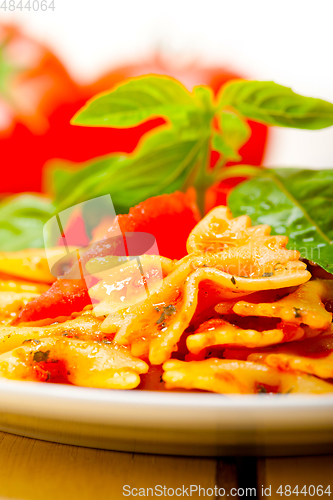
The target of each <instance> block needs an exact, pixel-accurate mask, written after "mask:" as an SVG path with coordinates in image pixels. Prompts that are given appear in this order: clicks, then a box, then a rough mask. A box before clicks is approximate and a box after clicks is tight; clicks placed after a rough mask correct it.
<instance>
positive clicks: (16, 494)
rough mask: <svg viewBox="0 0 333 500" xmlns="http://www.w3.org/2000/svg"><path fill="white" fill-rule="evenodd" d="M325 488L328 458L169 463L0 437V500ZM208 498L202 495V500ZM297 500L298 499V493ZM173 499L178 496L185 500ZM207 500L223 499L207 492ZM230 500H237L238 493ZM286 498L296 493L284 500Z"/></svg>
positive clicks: (330, 467)
mask: <svg viewBox="0 0 333 500" xmlns="http://www.w3.org/2000/svg"><path fill="white" fill-rule="evenodd" d="M329 484H330V486H331V492H332V493H333V455H330V456H318V457H295V458H294V457H293V458H268V459H262V458H261V459H258V460H257V459H255V458H251V457H249V458H233V457H231V458H224V457H221V458H190V457H171V456H159V455H144V454H133V453H121V452H113V451H105V450H97V449H91V448H80V447H76V446H68V445H63V444H56V443H49V442H45V441H38V440H35V439H30V438H23V437H20V436H15V435H12V434H7V433H3V432H0V500H4V499H6V500H7V499H16V500H46V499H47V500H55V499H56V500H77V499H78V500H88V499H89V500H91V499H93V500H104V499H105V500H106V499H107V500H118V499H124V498H134V497H133V496H124V495H123V486H124V485H128V486H130V487H131V488H137V489H138V490H137V491H136V490H133V491H134V492H137V493H138V497H139V488H149V487H150V488H152V487H154V486H155V485H161V486H162V487H163V486H164V485H165V486H166V487H168V488H173V489H176V488H182V487H183V486H184V488H189V486H190V485H200V486H201V487H202V488H205V489H207V488H214V486H217V487H218V488H225V490H226V496H227V494H228V492H230V490H231V488H239V487H240V488H246V487H248V488H250V487H255V488H257V496H256V497H255V496H254V495H253V494H252V496H251V498H263V495H262V487H264V488H269V487H271V496H270V498H272V499H275V498H280V499H281V498H286V497H287V495H282V496H281V495H279V494H278V493H276V491H277V490H278V488H279V486H280V485H282V486H283V491H284V488H285V486H286V485H290V486H291V488H292V489H294V487H295V486H296V485H298V486H299V490H300V489H301V488H302V487H303V486H304V485H306V486H307V487H308V486H310V485H313V486H315V487H316V486H318V485H322V486H324V487H325V488H326V487H327V486H328V485H329ZM188 491H189V490H188ZM312 491H313V490H311V492H312ZM170 492H171V490H170ZM141 493H142V490H141ZM149 493H150V492H149ZM178 493H180V490H178ZM210 493H211V491H210V490H209V492H208V493H207V495H208V494H210ZM240 493H242V490H240ZM267 493H269V491H268V490H267ZM207 495H206V498H207V497H208V496H207ZM230 496H231V495H230ZM245 496H246V497H248V496H250V494H249V493H248V495H246V493H244V495H242V498H244V497H245ZM299 496H300V497H301V498H305V495H304V494H303V495H302V494H300V495H299ZM309 496H311V495H309V494H308V495H307V497H309ZM179 497H182V498H186V495H184V496H178V498H179ZM140 498H144V497H143V496H140ZM146 498H147V496H146ZM150 498H152V496H151V494H150ZM159 498H176V496H174V497H170V496H169V497H167V496H166V495H163V496H160V497H159ZM191 498H203V494H201V496H200V497H199V494H198V492H193V493H192V497H191ZM209 498H214V499H215V498H223V497H222V496H220V495H217V496H215V494H214V495H213V496H210V497H209ZM233 498H241V495H236V496H233ZM291 498H297V495H296V494H292V495H291ZM313 498H319V496H317V495H314V497H313ZM323 498H324V499H329V495H328V494H324V495H323Z"/></svg>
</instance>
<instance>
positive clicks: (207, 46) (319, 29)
mask: <svg viewBox="0 0 333 500" xmlns="http://www.w3.org/2000/svg"><path fill="white" fill-rule="evenodd" d="M54 2H55V11H49V12H33V11H30V12H24V13H21V12H8V11H7V12H4V11H3V10H1V9H0V17H1V20H2V21H5V22H6V21H10V22H15V23H18V24H20V25H22V26H23V27H24V29H25V31H26V32H28V33H29V34H31V35H33V36H35V37H36V38H38V39H40V40H42V41H44V42H45V41H46V42H47V43H48V44H49V45H50V46H51V47H52V48H53V50H54V51H55V52H56V53H57V54H58V55H59V56H60V57H61V59H62V60H63V61H64V62H65V63H66V64H67V66H68V68H69V70H70V72H71V73H72V74H73V75H74V76H75V77H76V78H79V79H81V80H83V81H89V80H91V79H93V78H95V77H96V76H98V75H100V74H101V73H103V71H104V70H106V69H108V68H110V67H111V66H112V65H116V64H119V63H125V62H131V61H133V60H134V61H136V60H138V59H140V58H142V57H144V56H148V55H149V54H151V53H153V52H154V51H155V50H156V49H158V48H162V49H163V51H164V52H165V53H166V54H168V55H170V56H171V57H174V58H175V59H177V60H179V59H181V58H184V59H186V58H189V59H190V58H192V57H197V58H198V59H199V60H201V61H202V62H203V63H204V64H209V63H222V64H226V65H227V66H229V67H230V68H231V69H235V70H238V71H239V72H241V73H242V74H244V75H246V76H247V77H249V78H254V79H264V80H275V81H276V82H278V83H281V84H283V85H287V86H290V87H292V88H293V89H294V90H295V91H296V92H300V93H304V94H307V95H311V96H313V97H320V98H323V99H327V100H330V101H332V102H333V50H332V49H333V0H316V1H314V0H312V1H309V0H289V1H288V0H278V1H276V0H228V1H227V0H201V1H198V0H191V1H190V0H167V1H165V0H54ZM1 3H2V0H0V5H1ZM265 164H266V165H294V166H308V167H333V127H331V128H330V129H326V130H324V131H316V132H313V131H311V132H308V131H297V130H289V129H274V137H273V141H272V144H271V147H270V149H269V151H268V152H267V155H266V159H265Z"/></svg>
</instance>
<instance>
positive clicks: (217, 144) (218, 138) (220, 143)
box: [212, 132, 241, 163]
mask: <svg viewBox="0 0 333 500" xmlns="http://www.w3.org/2000/svg"><path fill="white" fill-rule="evenodd" d="M212 148H213V149H214V150H215V151H218V152H219V153H221V154H222V155H223V157H224V160H225V163H226V162H227V161H228V160H233V161H239V160H240V159H241V157H240V156H239V154H238V153H237V151H236V150H235V149H234V148H233V147H232V146H231V145H230V144H229V143H228V142H227V141H226V139H225V137H224V135H222V134H220V133H218V132H214V133H213V137H212Z"/></svg>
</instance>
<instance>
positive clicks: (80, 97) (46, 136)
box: [0, 25, 267, 203]
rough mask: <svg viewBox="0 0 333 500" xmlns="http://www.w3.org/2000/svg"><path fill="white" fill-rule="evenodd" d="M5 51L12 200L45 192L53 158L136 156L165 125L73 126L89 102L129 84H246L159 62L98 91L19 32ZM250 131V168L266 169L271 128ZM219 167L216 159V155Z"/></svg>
mask: <svg viewBox="0 0 333 500" xmlns="http://www.w3.org/2000/svg"><path fill="white" fill-rule="evenodd" d="M0 47H1V52H0V58H1V57H3V58H4V60H5V62H6V64H7V68H8V73H7V79H6V82H5V84H6V89H8V90H9V89H10V101H9V100H8V99H5V97H1V95H0V165H1V166H2V169H3V172H2V177H1V187H0V190H1V191H2V192H4V193H6V192H7V193H16V192H21V191H37V192H40V191H41V190H42V188H43V186H42V173H43V167H44V165H45V163H46V162H47V161H48V160H50V159H52V158H61V159H66V160H70V161H73V162H81V161H86V160H89V159H91V158H94V157H96V156H100V155H105V154H108V153H112V152H125V153H130V152H132V151H133V150H134V149H135V147H136V145H137V143H138V141H139V139H140V137H141V136H142V135H143V134H144V133H145V132H146V131H148V130H150V129H152V128H154V127H156V126H158V125H161V124H162V123H164V121H163V119H162V118H157V119H154V120H151V121H149V122H147V123H144V124H142V125H140V126H138V127H134V128H132V129H122V130H119V129H112V128H93V127H91V128H90V127H76V126H72V125H70V123H69V121H70V119H71V118H72V116H73V115H74V114H75V112H76V111H78V110H79V109H80V108H81V107H82V105H83V104H84V103H85V102H86V100H87V99H89V98H91V97H92V96H93V95H95V94H96V93H98V92H101V91H104V90H107V89H109V88H112V86H113V85H115V84H116V83H118V82H120V81H122V80H123V79H125V78H127V77H131V76H139V75H142V74H147V73H160V74H169V75H171V76H174V77H176V78H178V79H179V80H180V81H182V82H183V83H184V84H185V85H186V86H188V87H189V88H192V87H193V86H194V85H200V84H206V85H211V86H212V88H213V89H214V91H215V92H217V91H218V89H219V88H220V86H221V85H222V84H223V83H225V82H226V81H228V80H230V79H232V78H237V77H239V75H236V74H234V73H232V72H230V71H228V70H226V69H225V68H221V67H208V68H205V67H201V66H199V65H197V64H189V65H187V66H181V67H178V66H176V65H174V64H172V63H170V62H166V61H164V60H163V59H162V58H161V57H160V56H156V57H153V58H151V59H149V60H146V61H143V62H141V63H139V64H134V65H128V66H123V67H119V68H115V69H114V70H112V71H110V72H108V73H107V74H106V75H105V76H104V77H102V78H100V79H99V80H97V81H96V82H94V83H92V84H91V85H87V86H79V85H78V84H77V83H75V82H73V81H72V79H71V78H70V76H69V74H68V73H67V71H66V69H65V68H64V66H63V65H62V63H61V62H60V61H59V60H58V59H57V58H56V57H55V56H54V54H52V53H51V52H50V50H49V49H47V48H46V47H45V46H43V45H42V44H40V43H38V42H36V41H34V40H32V39H31V38H29V37H27V36H25V35H23V34H22V33H21V32H20V31H19V30H18V29H16V28H13V27H6V26H2V25H0ZM22 61H23V62H24V70H22V69H21V68H22ZM9 102H10V103H11V104H10V105H9ZM250 125H251V128H252V131H253V133H252V137H251V139H250V140H249V142H248V143H247V144H246V145H245V146H244V147H243V148H242V150H241V151H240V154H241V155H242V157H243V162H245V163H248V164H252V165H259V164H260V163H261V161H262V157H263V153H264V148H265V143H266V137H267V128H266V127H265V126H263V125H259V124H254V123H251V124H250ZM214 161H216V155H215V156H214V154H213V155H212V162H214ZM222 197H223V196H222ZM220 198H221V196H220V192H219V189H217V190H216V189H215V188H214V189H213V190H212V191H211V196H210V199H211V200H212V199H215V202H216V201H219V199H220ZM215 202H214V203H215Z"/></svg>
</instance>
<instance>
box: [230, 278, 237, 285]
mask: <svg viewBox="0 0 333 500" xmlns="http://www.w3.org/2000/svg"><path fill="white" fill-rule="evenodd" d="M230 281H231V283H232V284H233V285H236V280H235V276H233V277H232V278H231V280H230Z"/></svg>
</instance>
